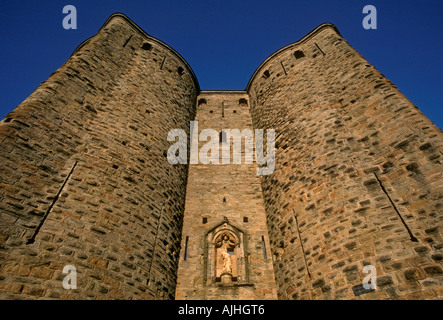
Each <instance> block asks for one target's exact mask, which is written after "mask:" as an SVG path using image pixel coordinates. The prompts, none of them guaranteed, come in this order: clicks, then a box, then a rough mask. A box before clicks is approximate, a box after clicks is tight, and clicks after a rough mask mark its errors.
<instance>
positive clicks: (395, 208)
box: [374, 172, 418, 242]
mask: <svg viewBox="0 0 443 320" xmlns="http://www.w3.org/2000/svg"><path fill="white" fill-rule="evenodd" d="M374 176H375V179H377V181H378V184H379V185H380V188H381V190H382V191H383V193H384V194H385V195H386V197H387V198H388V199H389V202H390V203H391V205H392V207H393V208H394V210H395V212H397V214H398V216H399V218H400V220H401V222H402V223H403V225H404V226H405V228H406V230H407V231H408V233H409V236H410V237H411V241H412V242H418V239H417V238H416V237H414V235H413V234H412V231H411V230H410V229H409V227H408V225H407V224H406V221H405V220H404V219H403V217H402V216H401V214H400V212H399V211H398V209H397V207H396V206H395V204H394V201H392V199H391V197H390V196H389V194H388V192H387V191H386V189H385V187H384V186H383V184H382V183H381V181H380V179H379V178H378V176H377V174H376V173H375V172H374Z"/></svg>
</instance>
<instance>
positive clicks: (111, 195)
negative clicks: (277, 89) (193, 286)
mask: <svg viewBox="0 0 443 320" xmlns="http://www.w3.org/2000/svg"><path fill="white" fill-rule="evenodd" d="M198 91H199V88H198V84H197V82H196V80H195V76H194V75H193V72H192V70H191V69H190V68H189V66H188V65H187V63H186V62H185V61H184V60H183V59H182V58H181V57H180V56H179V55H178V54H177V53H176V52H175V51H173V50H172V49H171V48H169V47H168V46H167V45H165V44H163V43H162V42H160V41H158V40H156V39H155V38H152V37H150V36H148V35H147V34H145V33H144V32H143V31H141V30H140V29H139V28H138V27H137V26H136V25H135V24H133V23H132V22H131V21H130V20H129V19H128V18H126V17H125V16H123V15H121V14H116V15H113V16H111V17H110V19H109V20H108V21H107V22H106V23H105V25H104V26H103V27H102V28H101V29H100V31H99V33H98V34H97V35H96V36H94V37H92V38H91V39H89V40H87V41H85V42H84V43H83V44H82V45H81V46H80V47H79V48H78V49H77V50H76V52H74V54H73V55H72V56H71V58H70V59H69V60H68V61H67V62H66V63H65V64H64V65H63V66H62V67H61V68H60V69H59V70H57V71H56V72H55V73H53V74H52V75H51V76H50V77H49V79H48V80H47V81H45V82H43V83H42V84H41V85H40V87H39V88H38V89H37V90H36V91H35V92H34V93H32V94H31V96H30V97H29V98H27V99H26V100H25V101H24V102H23V103H22V104H21V105H20V106H18V107H17V108H16V109H15V110H14V111H13V112H11V113H10V114H8V115H7V116H6V117H5V119H3V121H2V122H1V123H0V143H1V149H0V170H1V175H0V297H1V298H2V299H10V298H13V299H21V298H25V299H28V298H31V299H37V298H45V299H50V298H61V299H153V298H155V299H171V298H173V297H174V292H175V284H176V269H177V259H178V253H179V250H180V235H181V227H182V217H183V210H184V201H185V190H186V181H187V166H171V165H169V163H168V161H167V159H166V152H167V149H168V147H169V144H170V143H169V142H168V141H167V133H168V131H169V130H171V129H173V128H183V129H185V130H189V121H190V120H192V119H193V118H194V113H195V99H196V95H197V93H198ZM66 265H72V266H74V267H75V268H76V271H77V289H75V290H73V289H71V290H65V289H64V288H63V286H62V281H63V279H64V277H65V276H66V275H67V274H64V273H63V268H64V267H65V266H66Z"/></svg>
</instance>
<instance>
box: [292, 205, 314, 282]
mask: <svg viewBox="0 0 443 320" xmlns="http://www.w3.org/2000/svg"><path fill="white" fill-rule="evenodd" d="M292 212H294V210H292ZM294 217H295V224H296V225H297V232H298V239H299V240H300V246H301V250H302V252H303V259H304V260H305V266H306V271H307V272H308V276H309V278H311V273H310V272H309V268H308V262H307V261H306V253H305V248H304V247H303V241H302V240H301V234H300V228H299V226H298V219H297V216H296V215H295V212H294Z"/></svg>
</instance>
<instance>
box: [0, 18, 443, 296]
mask: <svg viewBox="0 0 443 320" xmlns="http://www.w3.org/2000/svg"><path fill="white" fill-rule="evenodd" d="M191 121H195V122H198V130H199V132H201V131H202V130H204V129H208V128H211V129H214V130H216V131H218V132H220V131H221V130H222V129H233V128H237V129H239V130H244V129H250V130H252V131H254V130H255V129H263V130H267V129H273V130H275V170H274V171H273V173H272V174H269V175H257V173H256V171H257V167H258V165H257V163H256V162H255V159H254V162H253V163H246V162H245V161H242V162H241V164H234V163H232V164H218V165H216V164H213V163H208V164H203V163H197V164H192V163H191V164H189V163H187V164H176V165H172V164H170V163H169V162H168V157H167V155H168V150H169V148H170V147H171V145H172V144H173V143H174V142H171V141H168V139H167V137H168V132H170V131H171V130H172V129H183V130H184V132H186V135H187V137H188V138H189V136H190V123H191ZM226 139H227V137H225V136H223V134H221V135H220V140H221V141H226ZM265 140H266V139H265ZM0 142H1V148H0V166H1V176H0V298H1V299H20V298H28V299H37V298H44V299H51V298H54V299H441V298H443V271H442V258H443V239H442V227H443V226H442V216H443V215H442V207H443V199H442V197H443V177H442V168H443V167H442V160H443V159H442V158H443V157H442V153H443V133H442V131H441V130H440V129H439V128H437V127H436V126H435V125H434V124H433V123H432V122H431V121H430V120H429V119H427V118H426V117H425V116H424V115H423V114H422V113H421V112H420V111H419V110H418V109H417V108H416V107H415V106H414V105H413V104H412V103H411V102H410V101H409V100H408V99H407V98H406V97H404V96H403V95H402V94H401V93H400V92H399V90H398V89H397V88H396V87H395V86H394V85H393V84H392V83H391V82H390V81H388V80H386V79H385V77H384V76H383V75H382V74H380V73H379V72H378V71H377V70H376V69H375V68H374V67H373V66H371V65H370V64H369V63H368V62H367V61H366V60H365V59H364V58H363V57H362V56H361V55H360V54H359V53H358V52H356V51H355V50H354V49H353V48H352V47H351V46H350V45H349V44H348V43H347V42H346V41H345V40H344V39H343V38H342V36H341V35H340V33H339V32H338V30H337V29H336V28H335V27H334V26H333V25H331V24H322V25H320V26H319V27H317V28H316V29H315V30H313V31H312V32H310V33H309V34H308V35H306V36H305V37H304V38H303V39H301V40H300V41H298V42H295V43H293V44H291V45H288V46H286V47H284V48H282V49H280V50H279V51H277V52H275V53H274V54H272V55H271V56H270V57H269V58H268V59H266V60H265V61H264V62H263V63H262V64H261V65H260V66H259V67H258V69H257V70H256V71H255V73H254V74H253V75H252V78H251V79H250V81H249V83H248V86H247V88H246V89H245V90H244V91H201V90H200V88H199V85H198V82H197V79H196V77H195V75H194V73H193V71H192V69H191V68H190V66H189V65H188V64H187V63H186V61H185V60H184V59H183V58H182V57H181V56H180V55H179V54H178V53H177V52H175V51H174V50H173V49H172V48H170V47H169V46H168V45H166V44H164V43H163V42H161V41H159V40H157V39H155V38H153V37H151V36H149V35H147V34H146V33H145V32H144V31H143V30H141V29H140V28H139V27H138V26H137V25H135V24H134V23H133V22H132V21H131V20H129V19H128V18H127V17H126V16H124V15H122V14H114V15H112V16H111V17H110V18H109V19H108V20H107V21H106V23H105V24H104V26H103V27H102V28H101V29H100V31H99V32H98V33H97V35H95V36H93V37H92V38H90V39H88V40H86V41H85V42H83V43H82V44H81V45H80V46H79V47H78V48H77V49H76V50H75V52H74V53H73V54H72V56H71V57H70V58H69V59H68V61H67V62H66V63H65V64H64V65H63V66H62V67H61V68H60V69H58V70H57V71H56V72H54V73H53V74H52V75H51V76H50V77H49V79H48V80H47V81H45V82H43V83H42V84H41V85H40V86H39V88H38V89H37V90H36V91H35V92H33V93H32V94H31V95H30V96H29V97H28V98H27V99H26V100H25V101H24V102H23V103H22V104H20V105H19V106H18V107H17V108H16V109H15V110H14V111H12V112H11V113H10V114H8V115H7V116H6V117H5V119H3V120H2V122H1V123H0ZM218 142H219V141H217V143H218ZM199 144H200V145H199V147H201V146H202V145H204V144H205V142H204V141H200V142H199ZM265 145H266V143H265ZM188 146H189V144H188ZM199 150H201V149H200V148H199ZM220 156H221V153H220ZM66 266H71V267H69V268H71V269H69V270H73V269H72V267H74V268H75V270H76V289H73V288H72V287H71V289H65V288H64V285H63V280H64V279H65V277H67V276H69V275H72V274H69V273H67V272H66V269H65V267H66ZM370 266H372V267H373V268H372V269H369V270H372V271H371V272H368V271H366V269H364V268H365V267H370ZM64 269H65V272H64V271H63V270H64ZM375 272H376V276H377V281H376V283H377V287H376V289H375V290H372V291H370V290H369V291H370V292H365V291H362V284H363V282H364V279H365V277H366V276H368V275H371V274H372V275H375ZM71 285H72V280H71Z"/></svg>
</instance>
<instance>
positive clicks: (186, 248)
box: [185, 236, 189, 261]
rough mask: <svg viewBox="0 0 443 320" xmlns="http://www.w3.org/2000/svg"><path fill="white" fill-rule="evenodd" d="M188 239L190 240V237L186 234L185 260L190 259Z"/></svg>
mask: <svg viewBox="0 0 443 320" xmlns="http://www.w3.org/2000/svg"><path fill="white" fill-rule="evenodd" d="M188 241H189V237H188V236H186V242H185V261H186V260H188Z"/></svg>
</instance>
